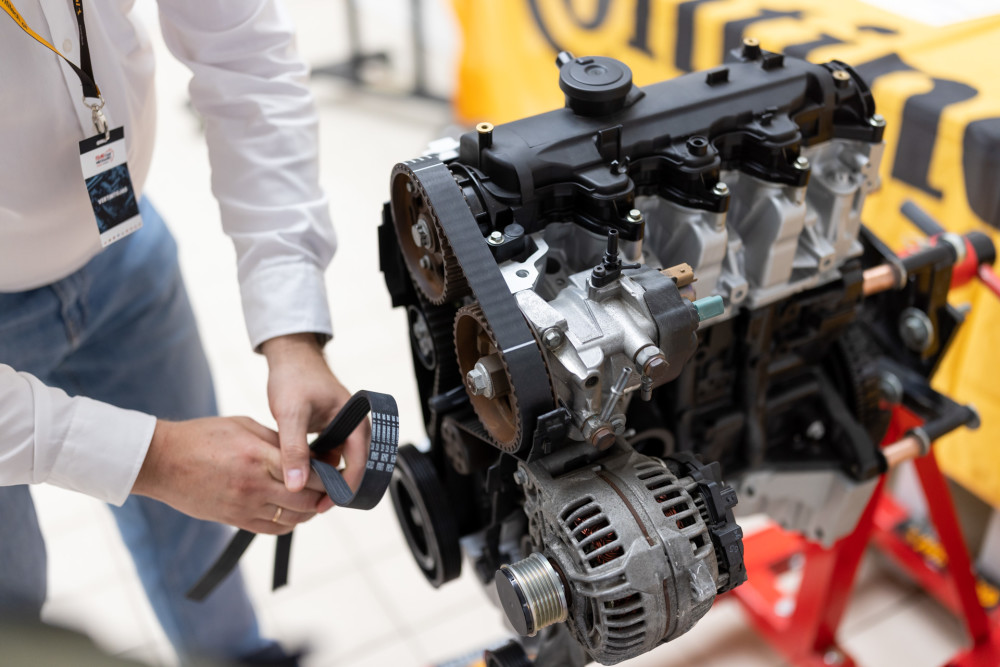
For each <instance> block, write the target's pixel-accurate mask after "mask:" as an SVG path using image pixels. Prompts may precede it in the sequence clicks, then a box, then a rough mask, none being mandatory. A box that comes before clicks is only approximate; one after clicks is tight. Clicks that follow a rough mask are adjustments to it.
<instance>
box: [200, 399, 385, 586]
mask: <svg viewBox="0 0 1000 667" xmlns="http://www.w3.org/2000/svg"><path fill="white" fill-rule="evenodd" d="M369 413H371V420H372V437H371V444H370V446H369V448H368V461H367V462H366V464H365V473H364V475H363V476H362V478H361V483H360V485H359V486H358V490H357V491H351V487H349V486H348V485H347V482H345V481H344V478H343V477H342V476H341V475H340V472H338V471H337V469H336V468H334V467H333V466H332V465H330V464H329V463H325V462H324V461H320V460H319V459H316V458H314V459H312V461H311V464H310V465H311V466H312V469H313V470H314V471H316V474H317V475H319V478H320V480H321V481H322V482H323V487H324V488H325V489H326V492H327V494H329V496H330V498H331V499H332V500H333V502H334V503H335V504H336V505H337V506H338V507H347V508H351V509H358V510H369V509H371V508H373V507H375V505H377V504H378V502H379V500H381V499H382V496H383V495H385V491H386V489H388V488H389V480H390V479H391V478H392V470H393V468H394V467H395V465H396V448H397V447H398V446H399V412H398V410H397V409H396V400H395V399H394V398H393V397H392V396H389V395H388V394H380V393H378V392H374V391H359V392H357V393H356V394H354V395H353V396H351V398H350V399H349V400H348V401H347V403H345V404H344V407H342V408H341V409H340V412H338V413H337V416H336V417H335V418H334V420H333V421H332V422H330V425H329V426H327V427H326V428H325V429H324V430H323V432H322V433H320V435H319V436H318V437H317V438H316V439H315V440H314V441H313V442H312V444H311V445H309V448H310V449H311V450H312V452H313V453H314V454H317V455H323V454H326V453H328V452H330V451H331V450H333V449H335V448H337V447H339V446H340V445H341V444H342V443H343V442H344V441H345V440H346V439H347V437H348V436H349V435H350V434H351V433H352V432H353V431H354V429H355V428H357V426H358V425H359V424H360V423H361V422H362V420H364V418H365V416H366V415H368V414H369ZM256 535H257V534H256V533H252V532H250V531H248V530H240V531H238V532H237V533H236V535H234V536H233V539H232V540H231V541H230V542H229V545H228V546H227V547H226V550H225V551H224V552H223V553H222V555H221V556H219V558H218V560H216V561H215V563H214V564H213V565H212V566H211V567H210V568H209V569H208V571H207V572H206V573H205V574H204V575H203V576H202V578H201V579H200V580H199V581H198V583H196V584H195V585H194V586H193V587H192V588H191V590H189V591H188V592H187V597H188V598H190V599H192V600H203V599H205V597H206V596H207V595H208V594H209V593H211V592H212V591H213V590H214V589H215V587H216V586H218V585H219V584H220V583H222V580H223V579H225V578H226V576H228V575H229V573H230V572H232V571H233V570H234V569H235V568H236V565H237V564H238V563H239V560H240V557H241V556H242V555H243V552H245V551H246V549H247V547H249V546H250V542H252V541H253V538H254V537H256ZM291 548H292V533H287V534H285V535H281V536H279V537H278V544H277V547H276V550H275V555H274V579H273V582H272V584H273V588H280V587H281V586H284V585H285V584H286V583H287V582H288V559H289V555H290V554H291Z"/></svg>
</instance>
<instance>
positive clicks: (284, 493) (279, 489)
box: [255, 482, 326, 519]
mask: <svg viewBox="0 0 1000 667" xmlns="http://www.w3.org/2000/svg"><path fill="white" fill-rule="evenodd" d="M274 486H275V488H274V489H273V490H272V492H271V493H269V494H268V495H267V502H266V503H264V509H261V510H259V511H258V512H255V514H259V515H260V516H261V517H263V518H267V519H270V518H271V517H272V516H274V507H275V505H277V506H279V507H284V508H285V509H286V510H294V511H296V512H315V511H316V505H318V504H319V501H320V500H322V499H323V497H324V496H325V495H326V494H325V493H319V492H317V491H312V490H309V489H305V490H302V491H298V492H296V493H292V492H291V491H289V490H288V489H286V488H285V487H284V485H282V484H281V483H280V482H278V483H275V485H274ZM268 510H270V513H268Z"/></svg>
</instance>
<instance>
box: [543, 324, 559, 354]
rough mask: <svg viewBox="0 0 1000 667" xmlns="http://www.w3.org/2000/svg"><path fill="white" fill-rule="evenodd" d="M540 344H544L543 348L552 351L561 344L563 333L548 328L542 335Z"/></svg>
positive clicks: (553, 328)
mask: <svg viewBox="0 0 1000 667" xmlns="http://www.w3.org/2000/svg"><path fill="white" fill-rule="evenodd" d="M542 342H543V343H545V347H547V348H549V349H550V350H554V349H556V348H557V347H559V346H560V345H562V344H563V333H562V331H559V329H556V328H555V327H549V328H548V329H546V330H545V333H543V334H542Z"/></svg>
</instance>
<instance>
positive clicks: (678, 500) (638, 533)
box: [497, 447, 746, 665]
mask: <svg viewBox="0 0 1000 667" xmlns="http://www.w3.org/2000/svg"><path fill="white" fill-rule="evenodd" d="M718 474H719V473H718V466H717V465H713V466H710V467H706V466H702V465H700V464H698V463H697V462H696V461H695V460H694V459H693V458H684V459H668V460H667V461H666V462H664V461H663V460H661V459H654V458H651V457H648V456H643V455H642V454H638V453H636V452H635V451H632V450H631V448H628V447H619V448H617V449H616V450H615V451H614V452H612V454H611V455H610V456H608V457H607V458H605V459H603V460H602V461H601V463H600V464H599V465H593V466H586V467H584V468H581V469H579V470H576V471H574V472H570V473H567V474H564V475H560V476H557V477H553V476H552V475H551V474H550V472H549V471H548V470H546V468H545V465H544V464H524V463H522V464H521V466H520V467H519V469H518V472H517V473H516V474H515V480H516V481H517V482H518V483H519V484H520V485H521V486H522V487H523V489H524V494H525V505H524V509H525V512H526V513H527V515H528V529H529V535H530V538H531V544H532V547H533V548H534V549H535V551H534V552H533V553H531V554H530V555H529V556H528V557H527V558H526V559H524V560H522V561H520V562H518V563H514V564H512V565H504V566H503V567H502V568H500V571H499V572H498V573H497V589H498V591H499V593H500V598H501V602H502V604H503V607H504V610H505V611H506V613H507V617H508V618H509V619H510V621H511V623H512V624H513V625H514V627H515V629H517V630H518V632H520V633H521V634H524V635H534V634H535V633H536V632H538V630H540V629H542V628H543V627H545V626H547V625H550V624H552V623H556V622H559V621H566V620H568V622H569V629H570V632H571V633H572V634H573V636H574V637H575V638H576V639H577V641H579V642H580V644H582V645H583V647H584V649H585V650H586V651H587V653H588V654H589V655H590V656H591V657H592V658H593V659H594V660H596V661H598V662H600V663H601V664H605V665H611V664H615V663H618V662H620V661H622V660H625V659H627V658H631V657H634V656H636V655H639V654H641V653H645V652H646V651H649V650H651V649H652V648H654V647H655V646H657V645H658V644H660V643H662V642H665V641H670V640H671V639H674V638H676V637H678V636H680V635H682V634H683V633H685V632H687V631H688V630H690V629H691V628H692V627H693V626H694V624H695V623H696V622H697V621H698V620H699V619H700V618H701V617H702V616H704V615H705V613H706V612H707V611H708V610H709V609H710V608H711V606H712V602H713V601H714V600H715V596H716V594H718V593H722V592H724V591H727V590H729V589H731V588H733V587H735V586H737V585H739V584H741V583H743V581H744V580H745V579H746V572H745V570H744V568H743V559H742V556H743V546H742V542H741V537H742V531H741V530H740V528H739V526H737V525H736V523H735V521H734V520H733V514H732V511H731V508H732V506H733V505H735V504H736V494H735V493H734V492H733V490H732V489H731V488H729V487H727V486H724V485H722V484H721V483H720V481H719V479H718Z"/></svg>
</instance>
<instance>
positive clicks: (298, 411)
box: [261, 334, 371, 511]
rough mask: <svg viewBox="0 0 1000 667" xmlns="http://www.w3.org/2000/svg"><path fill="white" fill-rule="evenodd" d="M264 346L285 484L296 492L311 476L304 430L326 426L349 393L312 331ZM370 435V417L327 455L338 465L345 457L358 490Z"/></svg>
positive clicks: (349, 481)
mask: <svg viewBox="0 0 1000 667" xmlns="http://www.w3.org/2000/svg"><path fill="white" fill-rule="evenodd" d="M261 351H262V352H263V353H264V356H265V357H267V365H268V369H269V375H268V380H267V398H268V402H269V403H270V406H271V414H273V415H274V419H275V421H277V423H278V437H279V440H280V443H281V465H282V469H283V471H284V480H285V486H286V487H287V488H288V490H289V491H298V490H299V489H302V488H303V486H304V485H305V484H306V480H307V479H308V478H309V445H308V443H307V442H306V434H308V433H315V432H318V431H321V430H322V429H323V428H325V427H326V425H327V424H329V423H330V421H331V420H332V419H333V417H334V416H335V415H336V414H337V411H338V410H340V408H341V407H342V406H343V405H344V403H346V402H347V400H348V399H349V398H350V397H351V393H350V392H349V391H347V389H346V388H345V387H344V385H342V384H340V382H339V381H338V380H337V378H336V377H335V376H334V375H333V373H332V372H331V371H330V367H329V366H327V365H326V360H325V359H324V358H323V351H322V349H321V348H320V345H319V343H318V342H317V341H316V337H315V336H314V335H313V334H291V335H288V336H278V337H276V338H272V339H270V340H268V341H265V342H264V344H263V345H262V346H261ZM369 440H371V423H370V422H369V421H368V420H367V419H366V420H365V421H363V422H362V423H361V425H360V426H358V428H356V429H355V430H354V432H353V433H352V434H351V435H350V437H349V438H348V439H347V441H346V442H345V443H344V446H343V447H342V448H340V449H339V450H337V451H334V452H332V453H331V456H330V457H329V458H330V460H329V462H330V463H332V464H334V465H336V464H337V463H338V461H339V459H340V457H341V455H342V456H343V459H344V464H345V468H344V470H343V475H344V479H345V480H346V481H347V484H348V485H349V486H350V487H351V488H352V489H357V487H358V484H359V483H360V481H361V476H362V475H363V474H364V471H365V461H366V460H367V458H368V442H369ZM330 505H332V501H330V500H329V499H327V500H325V501H324V503H323V504H321V505H320V511H323V510H325V509H326V508H328V507H329V506H330Z"/></svg>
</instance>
